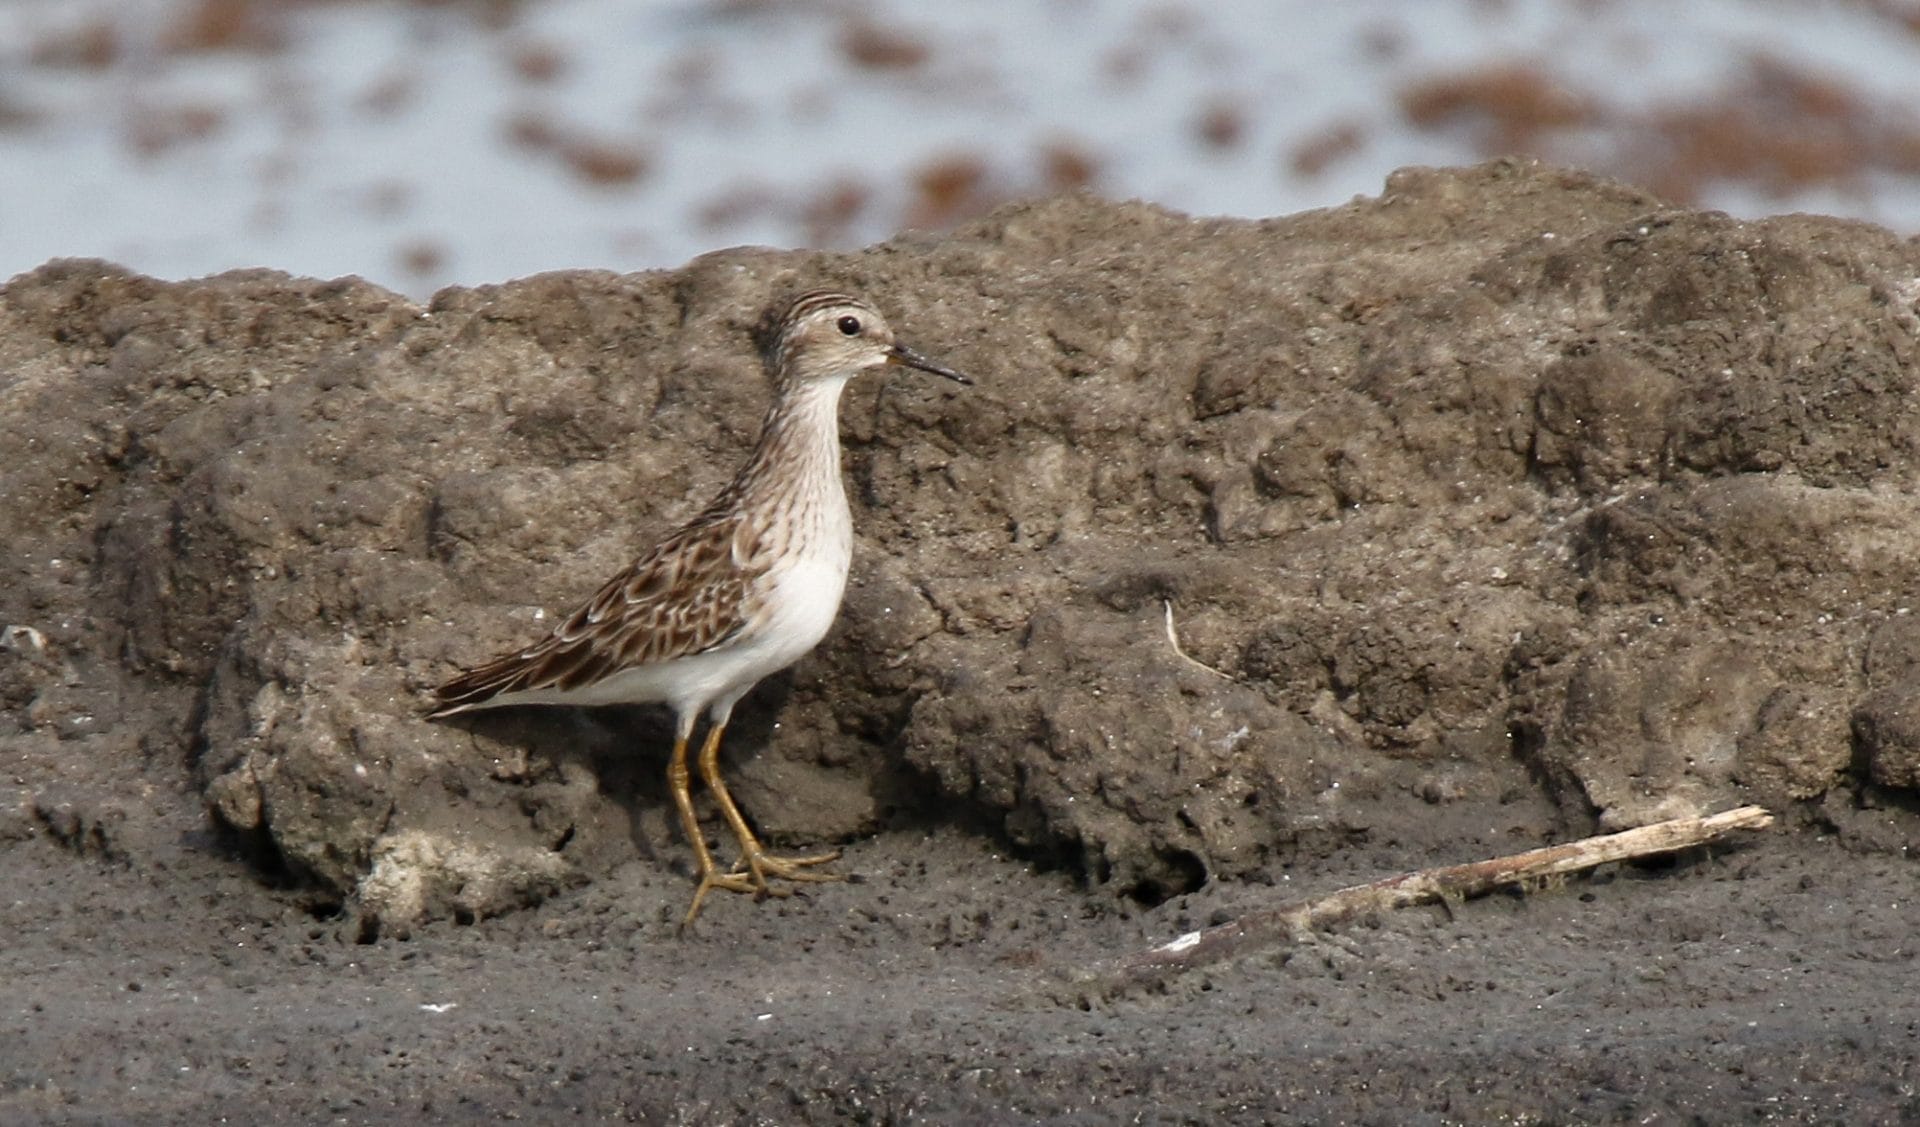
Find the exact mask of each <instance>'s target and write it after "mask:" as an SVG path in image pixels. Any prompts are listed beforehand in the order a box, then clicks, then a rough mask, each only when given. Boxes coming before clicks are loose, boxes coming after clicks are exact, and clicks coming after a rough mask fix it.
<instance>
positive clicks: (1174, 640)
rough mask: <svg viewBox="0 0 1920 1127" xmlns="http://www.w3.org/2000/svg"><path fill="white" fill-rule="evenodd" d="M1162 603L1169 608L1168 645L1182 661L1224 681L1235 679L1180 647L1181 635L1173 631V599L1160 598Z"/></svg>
mask: <svg viewBox="0 0 1920 1127" xmlns="http://www.w3.org/2000/svg"><path fill="white" fill-rule="evenodd" d="M1160 604H1161V605H1162V606H1164V607H1166V608H1167V645H1169V646H1172V647H1173V652H1174V653H1175V654H1176V655H1177V656H1178V657H1179V658H1180V659H1181V660H1182V661H1185V662H1186V663H1187V664H1188V665H1193V666H1197V667H1199V668H1201V669H1204V670H1206V671H1207V672H1208V673H1211V674H1213V675H1214V676H1215V677H1218V678H1220V679H1221V680H1222V681H1231V680H1233V678H1232V677H1230V676H1228V675H1227V674H1225V673H1222V672H1220V671H1219V670H1218V669H1215V668H1214V667H1213V666H1211V665H1208V664H1207V663H1206V662H1204V661H1201V660H1200V659H1198V658H1195V657H1192V656H1189V655H1188V653H1187V651H1185V650H1183V649H1181V648H1180V636H1179V635H1178V634H1175V633H1174V632H1173V600H1172V599H1162V600H1160Z"/></svg>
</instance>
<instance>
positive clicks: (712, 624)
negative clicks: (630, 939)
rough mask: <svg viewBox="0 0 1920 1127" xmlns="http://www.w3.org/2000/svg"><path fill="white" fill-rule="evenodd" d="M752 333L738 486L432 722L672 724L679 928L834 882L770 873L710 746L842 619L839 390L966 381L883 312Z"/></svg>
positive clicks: (856, 302) (807, 316) (847, 529)
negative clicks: (612, 713)
mask: <svg viewBox="0 0 1920 1127" xmlns="http://www.w3.org/2000/svg"><path fill="white" fill-rule="evenodd" d="M776 312H777V313H778V315H777V316H774V314H775V313H776ZM761 330H762V332H761V342H762V345H763V357H764V359H765V362H766V364H767V367H768V368H769V370H770V371H771V373H772V375H773V377H774V392H773V402H772V404H771V405H770V406H769V407H768V408H767V415H766V421H765V422H764V423H763V424H762V425H761V428H760V437H759V439H758V441H756V442H755V443H754V447H753V453H752V454H751V455H750V456H749V457H748V458H747V462H746V465H744V466H742V467H741V468H740V472H739V473H738V474H736V475H734V478H733V481H732V482H731V483H729V484H728V485H727V487H726V488H725V489H723V490H721V491H720V495H719V496H718V497H716V498H714V500H713V503H712V504H709V505H708V506H707V507H706V508H705V509H703V510H702V511H701V512H700V515H698V516H696V517H694V518H693V520H691V521H689V522H688V523H687V524H686V525H685V526H684V527H683V528H681V529H680V530H679V531H678V532H675V533H674V534H673V535H671V536H669V537H667V538H666V539H665V540H662V541H661V542H660V543H659V544H657V545H655V546H654V548H653V549H652V550H651V551H649V552H647V553H645V554H643V555H642V556H641V557H640V558H639V559H638V560H636V561H635V562H634V563H633V565H632V566H631V567H629V568H627V569H626V570H625V571H622V572H621V573H620V574H618V575H616V576H614V577H613V578H612V579H610V580H608V581H607V583H606V585H605V586H603V587H601V588H600V590H599V592H598V593H596V594H595V595H594V596H593V598H591V599H589V600H587V602H586V604H585V605H583V606H581V607H580V609H578V610H576V611H574V612H573V613H572V614H570V615H568V616H567V617H566V619H565V620H564V621H562V622H561V623H560V625H559V626H557V627H556V628H555V629H554V631H553V633H552V634H550V635H548V636H547V637H545V638H543V639H541V640H540V641H538V642H535V643H534V644H533V645H530V646H528V647H526V648H525V649H522V650H517V651H515V652H513V653H510V654H507V655H506V656H504V657H501V658H499V659H497V660H495V661H491V662H489V663H487V664H486V665H483V666H481V667H480V668H478V669H475V670H473V671H472V672H470V673H465V674H462V675H461V676H459V677H455V678H454V679H453V680H451V681H448V682H447V683H446V684H444V685H441V686H440V687H439V688H438V689H437V690H435V696H436V698H437V702H436V703H437V707H436V708H435V709H434V711H433V712H432V713H431V718H432V719H439V718H441V717H444V716H452V715H454V714H455V713H460V712H470V711H473V710H475V709H482V708H499V707H503V706H507V705H519V704H565V705H606V704H641V703H653V702H663V703H665V704H666V705H667V706H668V707H670V708H672V709H673V712H674V719H675V729H674V739H673V756H672V758H671V759H669V760H668V762H667V785H668V786H669V787H670V788H671V789H672V791H673V801H674V805H675V806H676V807H677V808H678V809H679V813H680V824H681V827H682V828H683V829H684V830H685V831H686V835H687V840H688V841H689V842H691V843H692V845H693V852H694V857H695V859H696V860H697V861H698V863H699V866H700V884H699V887H698V888H697V889H696V890H695V891H694V894H693V903H692V905H691V906H689V907H688V909H687V915H686V918H685V920H683V921H682V926H683V927H684V926H686V925H688V924H691V923H692V922H693V920H694V917H695V916H698V915H699V914H700V906H701V904H702V903H703V902H704V901H705V900H706V896H707V893H708V892H709V891H711V890H713V889H716V888H723V889H726V890H727V891H729V892H746V893H753V894H755V895H756V896H767V895H770V894H771V895H780V896H784V895H786V894H787V890H786V889H781V888H775V887H773V886H772V885H770V884H769V879H770V878H781V879H784V880H790V881H824V880H841V879H844V878H843V877H842V876H840V875H838V874H833V873H828V872H825V871H822V870H820V869H818V868H816V867H815V866H818V865H821V864H824V863H826V862H829V861H832V860H834V859H836V858H837V857H839V856H840V852H839V850H837V849H836V850H831V851H829V852H826V853H817V854H812V855H808V856H799V857H780V856H775V855H773V854H770V853H768V852H767V851H766V849H765V848H763V847H762V846H761V844H760V841H759V839H758V838H756V837H755V836H754V834H753V831H752V830H751V829H750V828H748V826H747V822H746V819H745V818H744V817H742V816H741V814H740V808H739V807H738V806H736V805H735V804H734V801H733V796H732V795H730V794H728V793H727V787H726V784H725V783H724V782H723V781H722V780H721V778H720V736H721V733H723V732H725V731H726V727H727V720H728V718H729V717H730V716H732V714H733V706H734V705H735V704H736V703H738V702H739V700H740V698H741V697H743V696H745V695H746V693H747V691H748V690H749V689H751V688H753V686H754V685H755V684H757V683H758V682H759V681H760V680H761V679H762V678H763V677H766V676H767V675H768V674H770V673H775V672H778V671H779V670H781V669H784V668H786V667H787V666H789V665H792V664H793V663H794V662H796V661H798V660H799V659H800V658H801V657H802V656H803V655H804V654H806V653H807V651H809V650H811V649H813V647H814V646H815V645H817V644H819V642H820V639H821V638H823V637H825V636H826V633H827V629H828V627H830V626H831V625H832V624H833V619H834V616H835V615H836V614H838V613H839V610H840V597H841V595H842V594H843V593H844V592H845V590H846V585H847V566H848V564H849V563H850V561H851V559H852V555H853V516H852V513H850V512H849V511H848V509H847V495H846V490H845V488H844V486H843V485H842V483H841V479H840V421H839V406H840V393H841V391H842V390H844V389H845V388H846V386H847V382H848V381H849V380H852V379H853V378H854V377H856V376H859V375H863V374H865V373H868V372H873V371H878V370H880V369H882V368H886V367H889V366H894V367H907V368H917V369H919V370H920V371H923V372H931V373H933V374H934V375H937V376H945V377H946V378H947V379H950V380H953V381H955V382H956V383H962V384H970V383H972V382H973V381H972V380H970V379H968V378H967V377H966V376H963V375H961V374H960V373H959V372H956V371H954V370H953V369H951V368H946V367H943V366H941V365H939V364H936V363H934V362H933V361H931V360H929V359H927V358H926V357H924V356H922V355H920V354H919V353H917V352H915V351H913V350H912V349H910V348H908V347H906V346H905V345H903V344H900V343H899V342H897V341H895V340H894V339H893V330H892V329H890V328H888V327H887V322H886V320H885V319H884V318H882V317H881V316H880V314H879V312H878V311H877V310H875V309H874V308H873V306H871V305H869V304H868V303H867V302H865V301H863V300H861V299H860V298H858V297H854V296H852V295H849V294H844V293H830V292H824V291H817V292H813V293H808V294H804V295H802V296H801V297H799V298H796V299H795V300H794V301H793V302H792V303H790V304H788V305H787V306H785V308H784V311H780V310H779V307H776V308H775V309H774V310H769V316H768V317H767V318H766V319H765V320H763V321H762V323H761ZM702 712H705V713H706V716H707V720H708V729H707V736H706V740H705V742H704V743H703V744H702V745H701V747H700V757H699V768H700V778H701V779H702V780H703V781H704V782H705V783H706V785H707V789H708V791H710V792H711V793H712V795H713V800H714V802H715V804H716V805H717V806H719V808H720V814H721V816H722V817H724V818H725V819H726V821H727V825H728V826H729V827H730V828H731V829H732V831H733V835H734V837H735V838H736V839H737V840H738V841H739V843H740V860H739V862H738V863H737V864H736V865H735V866H734V868H733V869H732V870H731V871H724V872H723V871H721V870H720V868H719V867H718V866H716V865H715V864H714V860H713V855H712V854H711V853H710V852H709V851H708V849H707V843H706V841H705V839H704V838H703V837H702V836H701V833H700V824H699V821H698V819H696V818H695V816H694V812H693V799H692V796H691V795H690V794H689V793H688V789H687V787H688V775H687V744H688V741H689V739H690V738H691V737H692V735H693V729H694V725H695V724H696V723H697V722H698V720H699V717H700V714H701V713H702Z"/></svg>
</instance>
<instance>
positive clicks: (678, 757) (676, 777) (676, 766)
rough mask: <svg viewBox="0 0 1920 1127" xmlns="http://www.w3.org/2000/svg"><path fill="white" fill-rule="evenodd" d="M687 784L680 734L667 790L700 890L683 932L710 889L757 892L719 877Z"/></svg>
mask: <svg viewBox="0 0 1920 1127" xmlns="http://www.w3.org/2000/svg"><path fill="white" fill-rule="evenodd" d="M687 781H688V779H687V733H685V732H682V733H680V734H679V735H678V736H676V737H675V738H674V741H673V758H672V759H670V760H668V761H667V788H668V789H669V790H671V791H673V804H674V806H675V807H677V808H678V809H679V811H680V828H681V829H683V830H685V831H686V833H687V841H688V843H689V844H691V845H692V846H693V855H694V857H695V858H696V859H697V860H698V861H699V862H700V887H699V888H698V889H697V890H695V892H694V894H693V904H692V906H690V907H689V908H688V909H687V917H686V918H685V919H683V920H681V921H680V926H681V927H683V928H684V927H689V926H691V925H692V924H693V918H694V917H695V916H697V915H699V914H700V905H701V904H702V903H703V902H705V900H706V898H707V893H708V891H710V890H712V889H715V888H724V889H726V890H727V891H729V892H758V891H759V886H758V885H755V884H754V883H753V882H752V881H750V880H749V879H747V878H746V877H745V876H742V875H740V874H737V873H723V872H721V871H720V870H719V868H718V866H716V865H715V864H714V863H713V854H711V853H709V852H708V851H707V839H706V837H705V836H704V835H702V834H701V833H700V819H698V818H696V817H694V816H693V795H692V794H690V793H688V790H687Z"/></svg>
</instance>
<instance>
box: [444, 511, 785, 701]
mask: <svg viewBox="0 0 1920 1127" xmlns="http://www.w3.org/2000/svg"><path fill="white" fill-rule="evenodd" d="M755 538H756V537H755V536H754V534H753V530H752V529H750V528H749V527H747V525H746V524H744V523H743V522H741V521H740V520H739V519H738V518H737V517H733V516H730V515H728V514H725V513H712V512H709V513H708V514H705V515H703V516H702V517H701V518H700V519H698V520H696V521H694V522H693V523H692V524H689V525H688V526H686V527H685V528H683V529H681V530H680V531H679V532H676V533H674V534H673V535H672V536H669V537H668V538H667V539H665V540H663V541H661V542H660V543H659V545H657V546H656V547H655V548H654V549H653V550H652V551H650V552H648V553H647V554H646V555H644V556H642V557H640V558H639V559H638V560H636V561H634V564H633V566H632V567H629V568H627V570H625V571H623V572H621V573H620V574H619V575H616V576H614V577H613V578H612V579H611V580H609V581H608V582H607V584H606V585H605V586H603V587H601V588H600V590H599V591H598V592H597V593H596V594H595V595H594V596H593V598H591V599H589V600H587V602H586V604H585V605H583V606H582V607H580V609H578V610H576V611H574V612H573V613H572V614H571V615H569V616H568V617H567V620H566V621H565V622H562V623H561V624H560V625H559V626H558V627H556V628H555V629H554V631H553V633H552V634H549V635H548V636H547V637H546V638H544V639H542V640H540V641H538V642H536V643H534V644H533V645H531V646H528V647H527V648H525V649H523V650H519V651H516V652H514V653H510V654H507V655H506V656H504V657H500V658H497V659H495V660H494V661H491V662H488V663H487V664H485V665H483V666H481V667H480V668H478V669H475V670H473V671H472V672H470V673H463V674H461V675H460V676H458V677H455V678H454V679H453V680H451V681H448V682H447V683H446V684H444V685H441V686H440V687H439V688H438V689H436V690H434V695H435V697H436V698H437V707H436V708H435V709H434V711H433V712H432V714H431V715H432V716H435V717H439V716H447V715H451V714H453V713H455V712H462V711H465V710H466V709H469V708H475V707H478V706H480V705H483V704H485V703H487V702H488V701H490V700H492V699H493V698H495V697H497V696H500V695H502V694H504V693H516V692H526V691H529V690H538V689H560V690H567V689H577V688H581V687H583V686H586V685H590V684H592V683H594V682H595V681H598V680H600V679H601V678H603V677H608V676H611V675H612V674H614V673H617V672H619V671H620V670H622V669H628V668H631V667H633V666H636V665H650V664H654V663H657V662H664V661H672V660H673V659H675V658H679V657H685V656H687V655H689V654H697V653H701V652H703V651H705V650H710V649H713V648H715V647H716V646H720V645H724V644H725V643H726V642H727V641H728V640H730V639H731V638H733V637H734V636H735V635H737V634H738V633H739V632H740V631H741V630H742V629H743V628H744V627H745V626H746V625H747V623H748V621H749V619H750V615H751V613H752V606H751V603H752V600H753V597H754V585H755V581H756V580H757V579H758V578H759V577H760V575H761V573H762V572H764V571H765V569H766V561H765V559H764V558H763V555H764V554H763V553H762V552H760V551H758V550H757V545H755V544H753V543H751V541H752V540H753V539H755Z"/></svg>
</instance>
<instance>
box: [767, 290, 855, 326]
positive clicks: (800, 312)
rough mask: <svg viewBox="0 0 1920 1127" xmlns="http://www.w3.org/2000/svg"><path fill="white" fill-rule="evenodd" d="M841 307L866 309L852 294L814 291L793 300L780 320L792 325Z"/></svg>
mask: <svg viewBox="0 0 1920 1127" xmlns="http://www.w3.org/2000/svg"><path fill="white" fill-rule="evenodd" d="M842 305H851V306H853V307H854V308H856V309H865V308H867V303H866V302H864V301H861V300H860V299H859V298H857V297H854V296H853V295H852V294H845V293H838V292H836V291H834V290H814V291H813V292H812V293H803V294H801V295H800V296H799V297H796V298H794V299H793V303H792V304H791V305H789V306H787V312H786V315H785V316H783V317H782V318H780V319H781V321H783V322H785V323H786V324H788V325H792V324H796V323H798V322H800V321H803V320H805V319H807V318H808V317H811V316H813V315H814V314H815V313H818V312H820V311H821V310H822V309H833V308H835V307H837V306H842Z"/></svg>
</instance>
